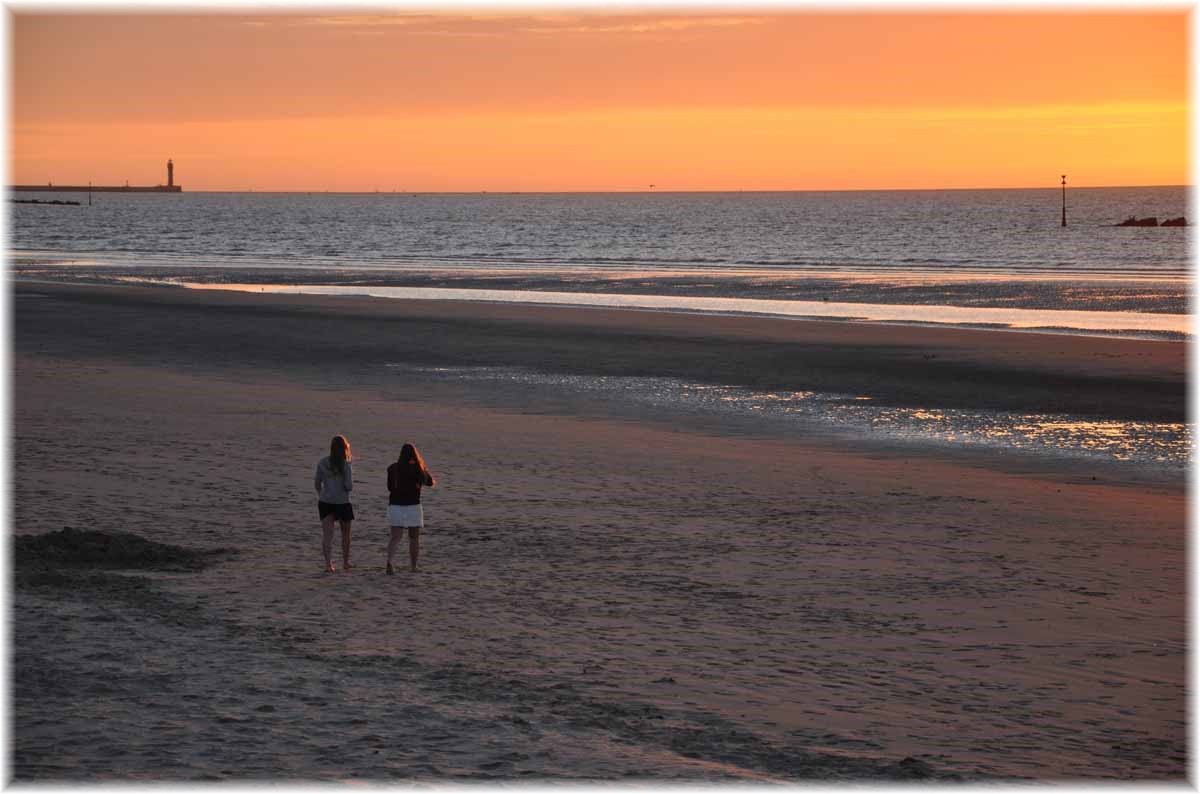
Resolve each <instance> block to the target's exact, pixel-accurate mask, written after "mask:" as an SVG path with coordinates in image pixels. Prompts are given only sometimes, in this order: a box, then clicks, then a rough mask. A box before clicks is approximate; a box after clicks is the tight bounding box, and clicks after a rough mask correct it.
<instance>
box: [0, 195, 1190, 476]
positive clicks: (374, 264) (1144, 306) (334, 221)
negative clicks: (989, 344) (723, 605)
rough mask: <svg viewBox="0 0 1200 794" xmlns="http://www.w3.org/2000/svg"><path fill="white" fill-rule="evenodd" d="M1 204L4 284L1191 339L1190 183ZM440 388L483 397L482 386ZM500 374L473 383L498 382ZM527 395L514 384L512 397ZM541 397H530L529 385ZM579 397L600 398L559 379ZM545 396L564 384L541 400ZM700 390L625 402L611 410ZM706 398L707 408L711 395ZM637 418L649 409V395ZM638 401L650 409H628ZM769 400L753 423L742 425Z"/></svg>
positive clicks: (1150, 450) (831, 402)
mask: <svg viewBox="0 0 1200 794" xmlns="http://www.w3.org/2000/svg"><path fill="white" fill-rule="evenodd" d="M38 198H41V199H54V198H61V199H71V200H79V201H81V202H83V203H82V205H81V206H78V207H74V206H41V205H27V204H14V205H12V215H11V223H10V240H9V248H10V251H9V260H10V270H11V272H12V273H13V275H14V276H15V277H16V278H30V279H66V280H85V281H102V282H129V281H133V282H150V283H164V284H175V285H183V286H189V287H195V288H222V289H249V290H256V291H257V290H266V291H289V292H325V293H345V294H372V295H378V296H383V297H398V298H402V297H407V298H422V299H430V300H437V299H447V298H454V299H468V300H486V301H502V302H503V301H509V302H535V303H552V304H569V305H584V306H587V305H593V306H609V307H614V306H615V307H626V308H637V309H643V310H647V309H648V310H655V311H691V312H700V313H705V312H712V313H750V314H755V313H758V314H767V315H774V316H784V317H793V318H808V317H824V318H834V319H844V320H854V321H858V322H892V323H895V322H899V323H942V324H950V325H959V326H978V327H988V328H999V329H1009V330H1013V331H1017V330H1042V331H1054V332H1058V333H1072V334H1100V335H1105V334H1112V335H1121V336H1137V337H1143V338H1152V339H1153V338H1158V339H1178V338H1189V337H1190V336H1191V331H1192V323H1191V316H1190V314H1189V308H1188V306H1189V303H1188V300H1189V290H1190V243H1191V237H1192V230H1191V228H1190V227H1189V228H1175V227H1167V228H1163V227H1158V228H1128V227H1118V226H1116V225H1115V224H1117V223H1118V222H1120V221H1121V220H1123V219H1124V218H1126V217H1128V216H1130V215H1136V216H1138V217H1145V216H1149V215H1153V216H1157V217H1158V218H1159V219H1160V220H1163V219H1166V218H1172V217H1178V216H1181V215H1184V216H1186V215H1188V213H1189V206H1188V200H1189V195H1188V190H1187V189H1186V188H1185V187H1147V188H1086V189H1068V192H1067V214H1068V225H1067V226H1066V227H1065V228H1063V227H1062V226H1061V225H1060V219H1061V207H1062V205H1061V202H1062V193H1061V191H1060V190H1059V189H1058V188H1048V189H1029V190H956V191H863V192H796V193H675V194H671V193H622V194H418V195H413V194H408V193H371V194H326V193H313V194H269V193H268V194H263V193H182V194H176V195H155V194H142V195H121V194H113V193H101V194H95V195H94V196H93V197H92V203H91V205H88V204H87V201H88V197H87V195H86V194H38ZM456 377H461V378H468V377H469V379H472V380H477V379H480V378H483V377H485V376H484V374H481V373H473V374H471V373H461V374H460V375H458V376H456ZM494 377H496V376H495V375H494V374H489V375H486V378H494ZM537 377H538V376H533V375H521V376H520V377H516V378H515V381H514V382H517V383H523V382H525V381H527V380H529V379H530V378H533V379H534V380H536V378H537ZM527 385H528V386H529V387H530V388H541V387H543V386H545V385H546V384H541V383H540V382H539V383H536V384H535V383H533V381H530V382H529V384H527ZM557 386H562V387H564V388H565V387H569V388H572V389H574V390H575V391H577V392H580V393H585V392H595V391H596V390H597V389H599V390H600V391H603V390H604V389H608V388H610V387H611V384H608V385H604V384H600V385H597V384H593V383H590V382H589V383H587V384H583V383H573V384H557ZM557 386H556V387H557ZM714 386H715V387H716V388H719V389H724V391H722V392H720V397H719V398H715V397H714V398H713V399H709V400H707V401H702V402H703V403H704V406H705V410H721V411H726V412H730V413H731V414H738V413H745V412H746V411H749V410H752V411H754V412H756V413H759V414H763V415H770V416H773V417H775V418H777V419H778V418H779V417H784V418H785V420H786V421H801V420H802V421H807V422H811V421H816V420H819V421H823V422H825V423H826V424H828V425H830V426H838V427H841V428H843V429H845V428H850V429H855V428H857V429H858V430H859V431H862V432H871V433H872V434H876V435H877V434H878V433H880V432H884V433H886V434H887V435H888V436H889V437H892V438H898V439H904V438H908V439H912V440H914V442H917V441H919V442H921V443H928V442H930V441H936V442H937V443H943V444H949V445H959V446H962V445H979V444H985V445H988V446H992V447H996V448H1001V449H1006V450H1010V451H1016V452H1035V453H1036V454H1045V453H1047V452H1051V453H1058V454H1063V455H1068V456H1080V455H1082V456H1085V457H1088V456H1090V457H1097V458H1103V459H1106V460H1112V461H1135V462H1138V463H1139V464H1141V465H1152V466H1162V467H1166V468H1167V469H1170V470H1175V471H1178V470H1182V468H1183V467H1186V466H1187V465H1188V464H1189V462H1190V457H1191V451H1190V450H1191V433H1190V428H1189V426H1188V425H1185V424H1163V425H1144V424H1136V423H1103V422H1100V423H1096V422H1084V421H1082V420H1080V419H1079V418H1077V417H1070V416H1045V417H1043V416H1033V417H1029V416H999V415H990V414H989V415H984V414H969V415H968V414H967V413H963V412H958V413H955V412H940V413H938V414H937V415H936V416H934V415H932V414H928V413H925V414H922V413H921V412H920V411H916V412H909V413H905V414H903V415H901V414H899V413H894V412H893V414H880V413H878V411H877V409H875V408H874V407H873V406H868V405H863V404H861V403H860V402H857V401H855V400H854V399H853V398H854V395H849V396H846V395H800V396H796V395H788V396H783V397H780V396H778V395H756V394H742V393H741V392H740V391H738V389H739V386H738V384H715V385H714ZM634 392H636V393H638V394H642V395H643V397H645V395H662V394H666V393H669V394H670V397H669V399H670V401H671V402H672V404H673V405H676V406H679V407H680V410H683V409H684V406H687V405H691V404H693V403H696V402H697V399H696V398H695V395H696V394H698V393H699V392H697V390H696V389H694V388H690V387H689V388H684V387H681V386H678V385H677V384H676V385H671V384H666V385H664V384H652V385H646V384H640V385H638V384H634V388H633V390H632V391H630V390H629V389H624V388H623V389H622V393H623V394H632V393H634ZM712 394H716V393H715V392H714V393H710V394H709V396H712ZM645 398H646V399H651V398H650V397H645ZM639 399H642V398H640V397H639ZM759 403H761V404H762V405H761V406H760V407H753V406H756V405H758V404H759Z"/></svg>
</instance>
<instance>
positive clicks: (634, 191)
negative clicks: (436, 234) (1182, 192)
mask: <svg viewBox="0 0 1200 794" xmlns="http://www.w3.org/2000/svg"><path fill="white" fill-rule="evenodd" d="M1160 188H1185V189H1187V190H1192V189H1194V188H1195V185H1078V186H1077V185H1068V186H1067V191H1068V195H1070V192H1071V191H1073V190H1142V189H1146V190H1150V189H1160ZM8 189H9V190H19V191H25V190H37V191H42V192H56V191H62V192H78V191H81V190H82V191H83V192H85V193H86V192H87V190H88V188H87V187H79V186H69V187H58V186H53V187H46V186H38V185H14V186H10V187H9V188H8ZM1061 189H1062V188H1061V186H1058V185H1053V186H1040V185H1034V186H1023V187H919V188H779V189H753V190H738V189H734V188H713V189H708V188H704V189H694V190H687V189H684V190H664V189H658V188H654V189H649V188H627V189H620V190H616V189H614V190H482V189H481V190H402V189H398V188H396V189H389V190H321V189H312V190H270V189H262V190H260V189H257V188H246V189H241V190H239V189H235V188H190V189H188V191H187V192H188V193H233V194H239V193H247V194H250V193H254V194H267V195H298V196H304V195H314V194H315V195H322V196H325V195H330V196H372V195H381V196H384V195H387V196H392V195H396V196H478V195H489V196H611V195H664V196H677V195H684V194H693V193H694V194H702V195H703V194H709V195H711V194H726V195H737V194H751V195H754V194H770V195H774V194H779V193H947V192H988V191H1019V190H1039V191H1047V192H1054V193H1058V192H1059V191H1060V190H1061ZM92 190H93V191H94V192H101V191H102V190H103V192H118V193H125V192H129V193H133V192H152V193H157V192H162V193H166V192H175V193H178V192H182V190H181V188H180V187H179V186H178V185H175V186H174V187H173V188H168V187H166V186H159V187H138V188H135V187H129V188H125V187H120V186H115V187H114V186H109V187H107V188H103V189H101V188H98V187H93V188H92Z"/></svg>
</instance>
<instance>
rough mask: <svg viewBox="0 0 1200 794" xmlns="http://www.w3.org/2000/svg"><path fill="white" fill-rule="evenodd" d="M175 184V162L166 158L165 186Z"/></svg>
mask: <svg viewBox="0 0 1200 794" xmlns="http://www.w3.org/2000/svg"><path fill="white" fill-rule="evenodd" d="M174 186H175V164H174V163H172V162H171V161H170V160H167V187H174Z"/></svg>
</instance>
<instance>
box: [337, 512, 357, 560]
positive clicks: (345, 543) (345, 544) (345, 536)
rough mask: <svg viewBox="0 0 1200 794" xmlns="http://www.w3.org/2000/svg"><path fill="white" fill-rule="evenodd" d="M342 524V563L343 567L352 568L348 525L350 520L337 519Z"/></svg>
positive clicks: (350, 522)
mask: <svg viewBox="0 0 1200 794" xmlns="http://www.w3.org/2000/svg"><path fill="white" fill-rule="evenodd" d="M338 523H339V524H341V525H342V565H343V567H345V568H353V567H354V566H353V565H351V564H350V525H351V524H352V523H353V522H352V521H339V522H338Z"/></svg>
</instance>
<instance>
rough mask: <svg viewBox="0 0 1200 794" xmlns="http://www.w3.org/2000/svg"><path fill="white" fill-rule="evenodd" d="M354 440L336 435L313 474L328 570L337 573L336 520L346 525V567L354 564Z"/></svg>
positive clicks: (344, 551) (344, 537)
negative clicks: (351, 448)
mask: <svg viewBox="0 0 1200 794" xmlns="http://www.w3.org/2000/svg"><path fill="white" fill-rule="evenodd" d="M353 459H354V456H353V454H351V452H350V442H349V441H347V440H346V437H345V436H334V437H333V439H332V440H331V441H330V442H329V455H328V457H324V458H321V459H320V460H319V461H317V471H316V474H314V475H313V486H314V487H315V488H316V489H317V513H318V514H319V515H320V516H321V551H322V552H323V553H324V555H325V570H326V571H329V572H330V573H333V572H334V571H335V570H337V569H336V568H335V567H334V565H333V523H334V521H337V522H338V523H339V524H340V525H341V527H342V567H344V568H347V569H349V568H353V567H354V566H353V565H351V564H350V526H351V524H352V523H353V522H354V505H352V504H350V491H351V490H352V489H353V488H354V475H353V472H352V471H351V467H350V461H352V460H353Z"/></svg>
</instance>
